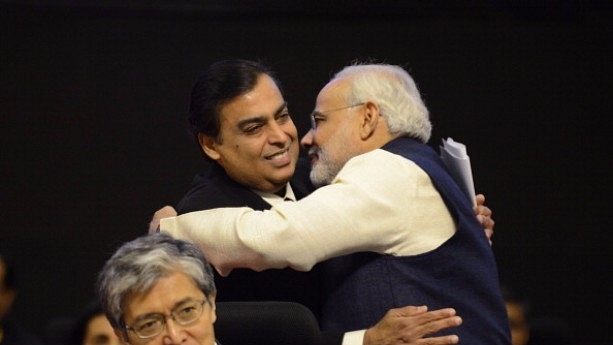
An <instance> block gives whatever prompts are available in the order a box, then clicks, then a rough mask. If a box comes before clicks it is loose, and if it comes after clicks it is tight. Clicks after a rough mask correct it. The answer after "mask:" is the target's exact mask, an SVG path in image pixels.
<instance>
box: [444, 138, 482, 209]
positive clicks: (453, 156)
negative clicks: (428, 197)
mask: <svg viewBox="0 0 613 345" xmlns="http://www.w3.org/2000/svg"><path fill="white" fill-rule="evenodd" d="M440 148H441V159H442V160H443V162H444V163H445V165H446V166H447V169H448V170H449V173H450V174H451V177H453V179H454V180H455V181H456V183H457V184H458V186H459V187H460V189H461V190H462V191H463V192H464V194H465V195H466V196H467V197H468V200H470V201H471V203H472V205H473V207H474V206H476V204H477V203H476V201H475V184H474V182H473V172H472V169H471V167H470V158H469V157H468V154H467V153H466V145H464V144H462V143H459V142H457V141H453V139H451V138H447V139H443V145H441V147H440Z"/></svg>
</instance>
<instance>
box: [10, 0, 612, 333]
mask: <svg viewBox="0 0 613 345" xmlns="http://www.w3.org/2000/svg"><path fill="white" fill-rule="evenodd" d="M126 3H127V4H126ZM145 3H146V4H145ZM202 3H204V2H201V1H178V0H177V1H151V2H123V1H89V2H88V1H56V2H53V3H51V2H45V1H3V2H0V10H1V14H0V44H1V46H0V63H1V66H0V73H1V74H0V79H1V82H0V87H1V89H0V113H1V116H2V117H1V129H0V147H1V166H0V167H1V169H2V170H1V173H0V174H1V175H0V176H1V180H0V181H1V189H0V197H1V199H0V200H1V205H0V207H1V208H0V210H1V212H2V213H1V220H0V245H1V246H2V248H3V250H4V251H7V252H9V253H10V254H12V255H13V257H14V258H15V259H16V260H17V263H18V269H19V273H20V278H21V280H20V294H19V296H18V300H17V302H16V305H15V309H14V313H13V316H15V317H16V318H17V319H18V320H19V321H21V322H22V323H24V324H26V325H27V326H29V327H30V328H32V329H33V330H35V331H36V332H38V333H39V334H40V335H42V334H43V332H44V326H45V323H46V322H47V320H49V319H50V318H52V317H54V316H61V315H71V314H74V313H75V312H76V311H77V310H78V309H79V308H80V307H81V306H82V305H83V304H85V303H86V302H87V301H88V300H89V299H90V298H91V297H92V296H93V282H94V281H95V276H96V273H97V271H98V270H99V269H100V267H101V265H102V263H103V262H104V260H105V259H106V258H107V257H108V256H109V255H110V254H111V253H112V252H113V250H114V249H115V248H116V247H117V246H118V245H119V244H120V243H121V242H122V241H125V240H129V239H132V238H134V237H135V236H138V235H140V234H144V233H145V231H146V227H147V223H148V221H149V219H150V217H151V215H152V213H153V211H155V210H156V209H158V208H159V207H160V206H162V205H164V204H172V203H174V202H176V201H177V200H178V199H179V198H180V197H181V195H182V194H183V193H184V192H185V191H186V190H187V188H188V185H189V183H190V181H191V178H192V176H193V175H194V174H195V173H196V172H197V171H199V170H201V169H203V168H204V166H205V162H204V160H203V159H202V158H201V156H200V154H199V152H198V150H197V148H196V147H195V145H194V144H193V143H192V142H191V141H190V138H189V137H188V136H187V134H186V131H185V129H184V117H185V112H186V109H187V100H188V94H189V90H190V88H191V85H192V83H193V81H194V80H195V78H196V76H197V75H198V74H199V73H200V71H202V70H203V69H204V68H205V67H206V66H207V65H209V64H210V63H212V62H214V61H216V60H219V59H224V58H237V57H240V58H248V59H261V60H262V61H263V62H265V63H266V64H268V65H270V66H272V67H273V68H274V69H275V70H276V71H277V73H278V77H279V79H280V80H281V81H282V84H283V88H284V91H285V94H286V99H287V100H288V102H289V104H290V110H291V111H292V113H293V117H294V122H295V123H296V125H297V126H298V129H299V131H300V133H301V134H303V133H305V131H306V129H307V122H308V120H307V114H308V113H309V112H310V110H311V109H312V108H313V105H314V99H315V96H316V94H317V92H318V90H319V88H320V87H321V86H323V84H324V83H325V82H326V81H327V80H328V78H329V76H330V75H331V74H332V73H333V72H334V71H336V70H338V69H339V68H340V67H342V66H343V65H345V64H347V63H349V62H351V61H352V60H353V59H355V58H375V59H377V60H378V61H382V62H389V63H393V64H401V65H403V66H405V67H406V68H407V70H409V71H410V73H411V74H412V75H413V77H414V78H415V80H416V81H417V83H418V85H419V87H420V90H421V92H422V94H423V97H424V99H425V101H426V103H427V105H428V107H429V109H430V111H431V118H432V121H433V123H434V132H433V137H432V139H431V141H430V144H431V145H432V146H438V143H439V142H440V140H441V138H443V137H449V136H450V137H452V138H454V139H455V140H458V141H461V142H464V143H466V144H467V145H468V148H469V154H470V155H471V159H472V164H473V169H474V177H475V181H476V189H477V191H478V192H483V193H485V194H486V196H487V204H488V205H489V206H490V207H491V208H492V209H493V210H494V213H495V214H494V218H495V220H496V222H497V225H496V229H495V230H496V233H495V237H494V242H495V243H494V246H493V249H494V251H495V254H496V257H497V260H498V265H499V269H500V275H501V278H502V280H503V281H505V282H509V283H511V284H513V285H515V286H516V287H518V288H519V289H521V290H523V291H524V292H525V293H526V294H527V295H528V296H530V298H531V299H532V302H533V307H534V312H535V313H536V314H537V315H552V316H556V317H560V318H562V319H563V320H565V321H566V322H567V323H568V324H569V325H570V326H571V327H572V329H573V330H574V331H575V333H576V334H577V339H578V340H580V343H584V344H611V343H612V336H611V335H610V330H609V328H610V321H612V318H611V316H610V315H611V313H610V307H611V306H612V305H613V304H612V303H611V291H610V288H609V287H610V283H609V281H610V278H611V274H610V271H611V268H610V266H611V262H612V260H611V258H612V257H611V244H610V242H609V238H610V235H609V234H608V233H609V232H610V229H609V228H610V217H609V215H610V212H608V211H609V205H608V202H607V201H608V197H609V196H610V195H611V191H612V190H611V186H612V185H613V184H612V182H613V181H611V180H612V178H611V172H610V168H611V158H610V156H611V150H610V149H609V148H608V139H609V137H610V136H611V134H613V131H612V129H613V128H612V127H613V126H611V120H610V119H609V118H610V117H611V116H612V115H613V87H612V86H613V82H612V81H611V77H612V76H613V74H612V72H613V68H612V61H613V44H612V43H613V42H612V41H613V39H612V37H613V21H612V19H613V15H612V14H613V10H612V8H611V6H610V5H608V3H607V2H602V3H600V2H597V1H592V2H572V1H566V2H565V1H558V2H526V3H523V2H522V4H523V5H520V4H519V3H517V4H516V3H514V2H498V3H483V4H481V5H479V6H477V5H475V2H471V5H470V6H467V5H465V4H463V5H460V4H461V3H459V2H453V5H450V4H446V3H445V2H441V1H438V2H437V1H434V2H424V3H426V4H421V3H419V2H400V1H379V2H377V3H376V4H374V2H373V3H370V2H368V1H338V2H334V3H332V4H328V5H324V4H323V2H321V3H320V2H316V1H312V2H284V1H261V2H257V1H209V2H206V4H202ZM528 3H529V5H528ZM221 293H223V292H221Z"/></svg>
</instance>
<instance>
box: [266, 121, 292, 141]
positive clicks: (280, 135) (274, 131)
mask: <svg viewBox="0 0 613 345" xmlns="http://www.w3.org/2000/svg"><path fill="white" fill-rule="evenodd" d="M287 138H288V134H287V133H285V131H284V130H283V127H281V126H279V125H278V124H274V125H273V126H271V128H270V132H269V135H268V140H270V142H271V143H277V142H285V141H286V140H287Z"/></svg>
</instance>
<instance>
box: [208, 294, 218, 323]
mask: <svg viewBox="0 0 613 345" xmlns="http://www.w3.org/2000/svg"><path fill="white" fill-rule="evenodd" d="M215 297H217V294H215V293H214V292H213V293H209V295H208V297H207V298H208V300H209V304H210V305H211V312H212V315H211V320H212V321H213V323H215V321H217V305H216V304H215Z"/></svg>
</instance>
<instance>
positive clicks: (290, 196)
mask: <svg viewBox="0 0 613 345" xmlns="http://www.w3.org/2000/svg"><path fill="white" fill-rule="evenodd" d="M253 191H254V192H255V193H256V194H258V195H259V196H261V197H262V199H264V201H266V202H267V203H269V204H271V205H272V206H275V205H277V204H279V203H282V202H283V201H285V200H291V201H296V195H294V191H293V190H292V186H291V185H290V184H289V183H288V184H287V186H286V187H285V196H283V197H281V196H279V195H277V194H275V193H266V192H261V191H257V190H253Z"/></svg>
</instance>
